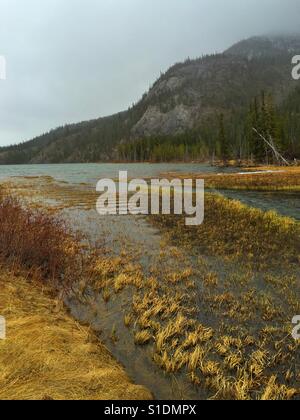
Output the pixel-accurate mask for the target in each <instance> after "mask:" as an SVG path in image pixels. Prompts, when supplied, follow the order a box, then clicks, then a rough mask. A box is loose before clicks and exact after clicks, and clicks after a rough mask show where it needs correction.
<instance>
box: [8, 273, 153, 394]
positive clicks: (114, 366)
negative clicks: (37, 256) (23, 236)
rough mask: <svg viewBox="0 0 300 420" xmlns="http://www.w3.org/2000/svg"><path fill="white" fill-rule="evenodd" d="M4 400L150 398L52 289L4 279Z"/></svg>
mask: <svg viewBox="0 0 300 420" xmlns="http://www.w3.org/2000/svg"><path fill="white" fill-rule="evenodd" d="M0 314H1V315H2V316H5V318H6V320H7V339H6V340H3V341H2V340H0V399H1V400H6V399H8V400H10V399H13V400H23V399H25V400H40V399H55V400H65V399H67V400H73V399H75V400H83V399H103V400H104V399H132V400H136V399H149V398H151V395H150V394H149V392H148V391H147V390H146V389H144V388H142V387H140V386H136V385H133V384H132V383H131V382H130V380H129V378H128V377H127V375H126V373H125V372H124V370H123V369H122V368H121V367H120V366H119V365H118V363H117V362H116V361H115V360H114V359H113V358H112V356H111V355H110V354H109V352H108V351H107V350H106V348H105V347H104V346H102V345H101V343H100V342H99V341H98V339H97V337H96V336H95V335H94V334H93V332H92V331H90V329H89V328H86V327H82V326H80V325H79V324H78V323H76V322H75V321H74V320H73V319H71V318H70V317H69V316H68V315H67V314H66V312H65V311H64V309H63V308H62V306H61V304H60V302H59V301H58V300H56V299H54V298H53V295H52V293H51V291H50V290H49V288H48V287H45V286H42V285H41V284H37V283H31V282H29V281H28V279H27V278H26V277H25V275H24V274H23V275H21V274H20V275H17V274H14V273H13V272H10V271H7V270H6V269H5V268H3V266H2V267H1V274H0Z"/></svg>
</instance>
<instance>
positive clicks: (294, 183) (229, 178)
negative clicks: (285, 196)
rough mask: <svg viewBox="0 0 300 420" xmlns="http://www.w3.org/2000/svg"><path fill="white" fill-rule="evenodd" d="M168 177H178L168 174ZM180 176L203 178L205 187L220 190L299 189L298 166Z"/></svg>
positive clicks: (181, 176) (299, 169) (299, 174)
mask: <svg viewBox="0 0 300 420" xmlns="http://www.w3.org/2000/svg"><path fill="white" fill-rule="evenodd" d="M169 177H171V178H172V177H176V178H177V177H178V175H176V174H174V175H170V174H169ZM179 177H180V178H194V179H195V178H198V179H204V180H205V186H206V188H210V189H213V188H215V189H220V190H251V191H296V192H297V191H300V168H299V167H258V168H248V169H245V170H244V172H241V173H232V174H231V173H225V174H224V173H220V174H207V173H205V174H198V175H196V176H195V174H185V175H180V176H179Z"/></svg>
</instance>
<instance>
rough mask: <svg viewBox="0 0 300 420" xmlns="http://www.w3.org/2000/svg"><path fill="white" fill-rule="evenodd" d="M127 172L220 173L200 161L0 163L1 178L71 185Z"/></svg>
mask: <svg viewBox="0 0 300 420" xmlns="http://www.w3.org/2000/svg"><path fill="white" fill-rule="evenodd" d="M122 170H124V171H128V176H129V177H130V178H137V177H142V178H143V177H144V178H148V177H157V176H159V175H160V174H161V173H166V172H172V173H173V172H178V173H185V172H190V173H197V172H210V173H215V172H219V170H217V168H213V167H211V166H209V165H203V164H166V163H162V164H147V163H138V164H110V163H108V164H93V163H87V164H62V165H10V166H6V165H5V166H0V179H7V178H10V177H16V176H17V177H19V176H30V177H32V176H51V177H53V178H54V179H56V180H58V181H64V182H68V183H71V184H81V183H87V184H95V183H96V182H97V181H99V179H101V178H113V179H114V178H117V177H118V175H119V171H122Z"/></svg>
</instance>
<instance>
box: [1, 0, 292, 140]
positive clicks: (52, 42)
mask: <svg viewBox="0 0 300 420" xmlns="http://www.w3.org/2000/svg"><path fill="white" fill-rule="evenodd" d="M299 25H300V0H284V1H283V0H42V1H41V0H26V1H24V0H0V55H3V56H5V57H6V61H7V80H6V81H1V80H0V145H6V144H11V143H18V142H20V141H24V140H27V139H31V138H32V137H33V136H35V135H38V134H40V133H42V132H45V131H47V130H49V129H51V128H55V127H56V126H59V125H62V124H65V123H69V122H78V121H82V120H86V119H91V118H96V117H99V116H104V115H109V114H111V113H114V112H118V111H121V110H123V109H126V108H127V107H128V106H129V105H131V104H132V103H133V102H135V101H137V100H138V99H139V98H140V97H141V95H142V94H143V93H144V92H145V91H146V90H147V89H148V88H149V85H150V84H152V83H153V82H154V80H155V79H156V78H157V77H158V76H159V74H160V71H165V70H167V69H168V67H169V66H170V65H172V64H174V63H175V62H178V61H182V60H184V59H185V58H187V57H192V58H193V57H198V56H200V55H201V54H203V53H213V52H221V51H222V50H224V49H225V48H227V47H229V46H230V45H231V44H233V43H234V42H236V41H239V40H240V39H243V38H246V37H249V36H252V35H260V34H266V33H270V32H281V33H282V32H285V31H288V32H296V31H298V30H299ZM299 53H300V52H299Z"/></svg>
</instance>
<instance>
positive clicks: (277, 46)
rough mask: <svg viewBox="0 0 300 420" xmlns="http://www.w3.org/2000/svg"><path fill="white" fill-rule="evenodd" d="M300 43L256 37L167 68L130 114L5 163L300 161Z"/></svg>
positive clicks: (21, 151) (81, 128) (6, 151)
mask: <svg viewBox="0 0 300 420" xmlns="http://www.w3.org/2000/svg"><path fill="white" fill-rule="evenodd" d="M295 54H300V36H293V37H291V36H290V37H272V38H268V37H256V38H251V39H248V40H245V41H242V42H239V43H238V44H236V45H234V46H233V47H231V48H230V49H229V50H227V51H225V52H224V53H223V54H217V55H211V56H205V57H201V58H199V59H196V60H190V59H188V60H186V61H185V62H184V63H178V64H176V65H174V66H173V67H172V68H170V69H169V70H168V71H167V72H166V73H164V74H162V75H161V77H160V78H159V79H158V80H157V81H156V82H155V83H154V85H153V86H152V87H151V89H150V90H149V92H147V93H146V94H145V95H144V96H143V98H142V99H141V100H140V101H139V102H138V103H137V104H136V105H134V106H133V107H132V108H130V109H128V110H127V111H125V112H122V113H119V114H116V115H113V116H110V117H106V118H100V119H97V120H93V121H88V122H82V123H79V124H74V125H69V126H65V127H61V128H58V129H56V130H53V131H51V132H50V133H46V134H44V135H42V136H40V137H38V138H36V139H34V140H32V141H30V142H27V143H22V144H19V145H17V146H12V147H6V148H1V149H0V163H2V164H15V163H60V162H102V161H110V160H114V161H118V160H124V161H140V160H142V161H143V160H150V161H155V162H157V161H171V160H172V161H173V160H179V161H182V160H207V159H211V158H215V159H224V160H228V159H231V158H234V159H250V158H252V159H254V160H256V161H270V160H272V154H270V152H269V151H268V150H267V148H266V147H265V145H264V142H263V141H262V139H261V137H259V136H258V135H257V134H256V133H255V132H254V130H253V128H256V129H257V131H258V132H259V133H260V134H261V135H263V136H265V137H266V138H267V139H270V138H272V141H273V142H274V144H275V145H276V147H277V148H278V150H280V151H281V152H282V154H284V156H285V157H286V158H289V159H294V158H300V123H299V121H300V119H299V117H300V109H299V108H300V86H299V82H297V81H295V80H293V79H292V77H291V71H292V65H291V61H292V57H293V56H294V55H295Z"/></svg>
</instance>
